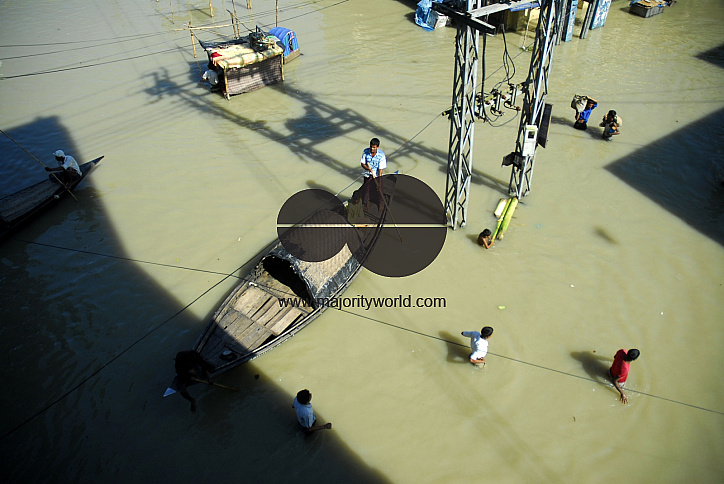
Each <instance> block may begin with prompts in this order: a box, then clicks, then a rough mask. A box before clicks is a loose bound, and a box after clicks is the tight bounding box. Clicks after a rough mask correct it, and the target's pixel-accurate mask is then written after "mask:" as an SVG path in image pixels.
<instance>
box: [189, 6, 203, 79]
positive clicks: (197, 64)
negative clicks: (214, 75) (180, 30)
mask: <svg viewBox="0 0 724 484" xmlns="http://www.w3.org/2000/svg"><path fill="white" fill-rule="evenodd" d="M189 33H190V34H191V48H193V49H194V59H196V68H197V69H198V70H199V76H203V74H202V73H201V66H200V65H199V59H198V58H197V57H196V42H194V30H193V29H192V28H191V20H189Z"/></svg>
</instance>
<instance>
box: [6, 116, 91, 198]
mask: <svg viewBox="0 0 724 484" xmlns="http://www.w3.org/2000/svg"><path fill="white" fill-rule="evenodd" d="M0 133H2V134H4V135H5V136H7V137H8V139H9V140H10V141H12V142H13V143H15V144H16V145H18V146H19V147H20V149H21V150H23V151H24V152H26V153H27V154H29V155H30V156H31V157H33V158H34V159H35V161H37V162H38V163H40V164H41V165H43V168H48V167H47V166H45V165H44V164H43V162H42V161H40V160H39V159H37V158H35V156H34V155H33V154H32V153H31V152H29V151H28V150H26V149H25V148H23V146H22V145H21V144H20V143H18V142H17V141H15V140H14V139H12V138H11V137H10V135H9V134H7V133H6V132H5V131H3V130H2V129H0ZM50 174H51V175H53V178H55V179H56V180H58V183H60V184H61V185H62V186H63V188H65V190H66V191H67V192H68V193H70V196H71V197H73V200H75V201H76V202H77V201H78V199H77V198H75V195H73V192H71V191H70V189H69V188H68V187H67V186H65V183H63V182H62V181H60V179H59V178H58V177H57V176H55V173H53V172H52V171H51V172H50Z"/></svg>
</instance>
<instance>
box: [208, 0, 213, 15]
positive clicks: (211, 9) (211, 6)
mask: <svg viewBox="0 0 724 484" xmlns="http://www.w3.org/2000/svg"><path fill="white" fill-rule="evenodd" d="M209 12H211V16H212V17H213V16H214V6H213V5H212V4H211V0H209Z"/></svg>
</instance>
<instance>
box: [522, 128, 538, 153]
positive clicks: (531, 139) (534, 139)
mask: <svg viewBox="0 0 724 484" xmlns="http://www.w3.org/2000/svg"><path fill="white" fill-rule="evenodd" d="M523 136H524V138H523V156H533V155H534V154H535V147H536V143H538V126H536V125H535V124H527V125H526V126H525V131H524V132H523Z"/></svg>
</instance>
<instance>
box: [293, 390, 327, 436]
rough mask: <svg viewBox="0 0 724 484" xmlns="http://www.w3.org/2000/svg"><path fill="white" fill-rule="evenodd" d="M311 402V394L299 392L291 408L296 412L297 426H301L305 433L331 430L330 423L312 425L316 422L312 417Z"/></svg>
mask: <svg viewBox="0 0 724 484" xmlns="http://www.w3.org/2000/svg"><path fill="white" fill-rule="evenodd" d="M311 401H312V392H310V391H309V390H301V391H300V392H299V393H297V396H296V398H295V399H294V402H293V403H292V408H293V409H294V410H296V412H297V421H298V422H299V425H301V426H302V428H303V429H304V431H305V432H307V433H312V432H316V431H317V430H322V429H331V428H332V424H331V423H327V424H324V425H314V424H315V422H316V421H317V416H316V415H314V410H313V409H312V404H311V403H310V402H311Z"/></svg>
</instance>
